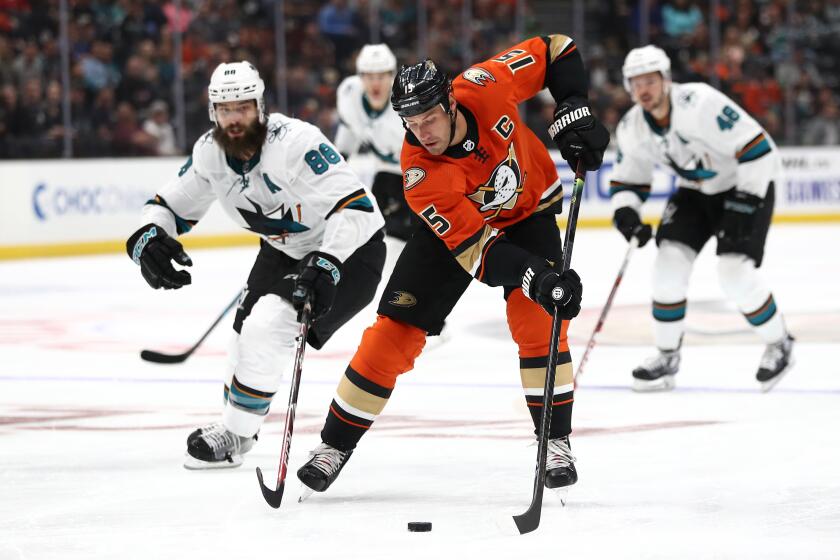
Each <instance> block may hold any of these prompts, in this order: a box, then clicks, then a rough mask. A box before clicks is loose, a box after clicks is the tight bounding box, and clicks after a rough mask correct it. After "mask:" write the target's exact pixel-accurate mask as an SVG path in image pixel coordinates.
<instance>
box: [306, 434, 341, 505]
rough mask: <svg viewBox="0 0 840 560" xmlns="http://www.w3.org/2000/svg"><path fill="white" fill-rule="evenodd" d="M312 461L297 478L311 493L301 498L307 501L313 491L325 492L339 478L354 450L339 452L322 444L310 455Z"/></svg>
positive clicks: (308, 462) (307, 463)
mask: <svg viewBox="0 0 840 560" xmlns="http://www.w3.org/2000/svg"><path fill="white" fill-rule="evenodd" d="M309 454H310V456H311V459H309V461H307V462H306V464H305V465H303V466H302V467H301V468H299V469H298V472H297V476H298V478H299V479H300V481H301V482H303V484H304V486H306V487H307V488H308V489H309V491H308V492H305V494H304V495H303V496H301V498H300V501H303V500H305V499H306V498H307V497H308V496H309V495H310V494H311V493H312V492H313V491H314V492H323V491H324V490H326V489H327V488H329V487H330V485H331V484H332V483H333V482H334V481H335V479H336V478H338V473H340V472H341V469H343V468H344V465H345V464H346V463H347V460H348V459H350V455H352V454H353V450H352V449H351V450H350V451H339V450H338V449H336V448H335V447H333V446H331V445H328V444H326V443H322V444H320V445H319V446H318V447H316V448H315V449H314V450H313V451H311V452H310V453H309Z"/></svg>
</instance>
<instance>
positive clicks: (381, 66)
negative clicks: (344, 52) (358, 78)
mask: <svg viewBox="0 0 840 560" xmlns="http://www.w3.org/2000/svg"><path fill="white" fill-rule="evenodd" d="M380 72H391V73H396V72H397V57H395V56H394V53H392V52H391V49H389V48H388V45H386V44H385V43H379V44H376V45H365V46H364V47H362V50H360V51H359V56H357V57H356V73H357V74H378V73H380Z"/></svg>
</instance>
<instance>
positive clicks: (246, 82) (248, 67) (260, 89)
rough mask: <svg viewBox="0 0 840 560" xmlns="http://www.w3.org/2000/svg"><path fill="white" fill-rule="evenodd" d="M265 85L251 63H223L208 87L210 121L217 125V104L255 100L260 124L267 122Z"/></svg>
mask: <svg viewBox="0 0 840 560" xmlns="http://www.w3.org/2000/svg"><path fill="white" fill-rule="evenodd" d="M264 92H265V83H264V82H263V81H262V78H260V73H259V72H257V69H256V68H254V65H253V64H251V63H250V62H248V61H246V60H243V61H242V62H222V63H221V64H219V65H218V66H217V67H216V69H215V70H213V75H212V76H210V85H209V86H208V87H207V97H208V98H209V100H210V107H209V112H210V120H211V121H213V123H214V124H215V123H216V106H215V105H216V103H226V102H228V101H247V100H248V99H254V100H255V101H256V102H257V112H258V113H259V116H260V122H261V123H264V122H265V99H263V93H264Z"/></svg>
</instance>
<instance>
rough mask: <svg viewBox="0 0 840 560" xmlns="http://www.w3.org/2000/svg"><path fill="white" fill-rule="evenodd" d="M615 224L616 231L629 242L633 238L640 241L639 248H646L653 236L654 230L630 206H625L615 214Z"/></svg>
mask: <svg viewBox="0 0 840 560" xmlns="http://www.w3.org/2000/svg"><path fill="white" fill-rule="evenodd" d="M613 224H614V225H615V229H617V230H618V231H619V232H620V233H621V235H623V236H624V239H626V240H627V241H628V242H629V241H630V239H632V238H633V237H635V238H636V239H638V240H639V247H644V246H645V244H646V243H647V242H648V241H650V238H651V236H652V235H653V228H651V227H650V225H649V224H643V223H642V220H641V218H639V213H638V212H636V211H635V210H633V209H632V208H630V207H629V206H623V207H621V208H619V209H618V210H616V211H615V213H614V214H613Z"/></svg>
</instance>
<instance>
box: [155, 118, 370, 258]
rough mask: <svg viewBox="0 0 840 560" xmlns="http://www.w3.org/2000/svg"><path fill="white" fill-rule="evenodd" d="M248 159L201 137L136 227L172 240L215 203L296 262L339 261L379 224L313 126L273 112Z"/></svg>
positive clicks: (363, 192)
mask: <svg viewBox="0 0 840 560" xmlns="http://www.w3.org/2000/svg"><path fill="white" fill-rule="evenodd" d="M267 124H268V134H267V136H266V139H265V142H264V143H263V146H262V149H261V151H260V152H259V153H258V154H256V155H255V156H254V157H253V158H251V160H250V161H247V162H242V161H240V160H237V159H234V158H232V157H230V156H227V155H226V154H225V152H224V150H222V148H221V147H219V146H218V145H217V144H216V143H215V142H214V140H213V133H212V131H210V132H207V133H205V134H204V135H203V136H202V137H201V138H199V139H198V141H197V142H196V143H195V145H194V146H193V151H192V156H191V157H190V158H189V159H188V160H187V162H186V163H185V164H184V166H183V167H182V168H181V170H180V172H179V173H178V176H177V177H175V178H173V179H172V180H171V181H170V182H168V183H167V184H166V185H165V186H164V187H163V188H161V189H160V190H159V191H158V192H157V194H156V196H155V198H154V199H152V200H150V201H149V202H148V203H146V205H145V206H144V207H143V223H144V224H147V223H155V224H158V225H160V226H161V227H163V228H164V229H165V230H166V232H167V233H168V234H169V235H171V236H173V237H174V236H175V235H176V234H181V233H185V232H186V231H189V230H190V228H192V226H193V225H195V224H196V223H197V222H198V221H199V220H200V219H201V217H202V216H204V214H205V213H206V212H207V210H208V209H209V208H210V205H211V204H212V203H213V201H214V200H218V201H219V203H220V204H221V205H222V207H223V208H224V211H225V213H227V215H228V216H230V218H231V219H232V220H233V221H234V222H235V223H236V224H237V225H239V226H241V227H242V228H244V229H246V230H249V231H252V232H254V233H257V234H259V235H260V237H262V238H263V239H265V240H266V241H267V242H268V243H270V244H271V245H272V246H273V247H274V248H276V249H278V250H280V251H282V252H284V253H286V254H287V255H289V256H290V257H292V258H295V259H300V258H303V257H304V256H306V255H307V254H308V253H310V252H312V251H323V252H325V253H329V254H330V255H333V256H334V257H336V258H337V259H339V260H341V261H344V260H346V259H347V257H349V256H350V255H351V254H352V253H353V252H354V251H355V250H356V249H357V248H358V247H360V246H361V245H363V244H364V243H366V242H367V241H368V240H369V239H370V238H371V236H372V235H373V234H374V233H376V231H377V230H379V229H380V228H382V227H383V226H384V224H385V220H384V219H383V218H382V214H381V213H380V212H379V209H378V208H377V205H376V201H375V199H374V198H373V195H371V193H370V192H368V190H367V188H366V187H365V186H364V185H362V183H361V182H360V181H359V178H358V177H357V176H356V174H355V173H354V172H353V171H352V170H351V169H350V166H349V165H348V164H347V162H345V161H344V159H343V158H342V157H341V156H340V155H339V154H338V152H337V151H336V149H335V147H334V146H333V145H332V144H331V143H330V142H329V141H328V140H327V139H326V137H325V136H324V135H323V134H322V133H321V131H320V130H318V128H316V127H315V126H312V125H311V124H309V123H306V122H304V121H301V120H298V119H293V118H290V117H287V116H285V115H282V114H280V113H272V114H271V115H269V117H268V123H267Z"/></svg>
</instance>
